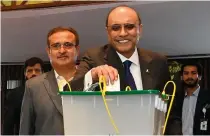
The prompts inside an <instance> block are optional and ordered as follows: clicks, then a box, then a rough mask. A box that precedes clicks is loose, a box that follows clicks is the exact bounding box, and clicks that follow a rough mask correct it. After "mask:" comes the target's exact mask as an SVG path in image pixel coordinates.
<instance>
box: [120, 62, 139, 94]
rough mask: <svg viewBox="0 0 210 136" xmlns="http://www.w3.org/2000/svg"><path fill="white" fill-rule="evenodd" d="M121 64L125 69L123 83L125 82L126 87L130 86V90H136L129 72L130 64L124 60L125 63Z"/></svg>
mask: <svg viewBox="0 0 210 136" xmlns="http://www.w3.org/2000/svg"><path fill="white" fill-rule="evenodd" d="M123 64H124V68H125V82H126V84H127V85H128V86H130V88H131V90H137V89H136V84H135V81H134V78H133V76H132V74H131V71H130V66H131V64H132V62H131V61H129V60H126V61H125V62H123Z"/></svg>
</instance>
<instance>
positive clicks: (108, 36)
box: [105, 27, 110, 41]
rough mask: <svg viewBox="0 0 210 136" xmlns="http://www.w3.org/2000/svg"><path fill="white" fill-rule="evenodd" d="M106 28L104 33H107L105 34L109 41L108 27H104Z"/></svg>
mask: <svg viewBox="0 0 210 136" xmlns="http://www.w3.org/2000/svg"><path fill="white" fill-rule="evenodd" d="M105 28H106V33H107V36H108V41H110V37H109V30H108V27H105Z"/></svg>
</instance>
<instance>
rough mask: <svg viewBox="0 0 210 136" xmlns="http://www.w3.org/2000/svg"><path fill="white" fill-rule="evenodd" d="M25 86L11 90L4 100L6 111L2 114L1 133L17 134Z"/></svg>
mask: <svg viewBox="0 0 210 136" xmlns="http://www.w3.org/2000/svg"><path fill="white" fill-rule="evenodd" d="M24 90H25V86H20V87H18V88H15V89H13V90H11V92H9V94H8V98H7V102H6V107H7V108H6V112H5V116H4V125H3V134H4V135H18V134H19V124H20V112H21V105H22V100H23V94H24Z"/></svg>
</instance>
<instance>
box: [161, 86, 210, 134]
mask: <svg viewBox="0 0 210 136" xmlns="http://www.w3.org/2000/svg"><path fill="white" fill-rule="evenodd" d="M184 97H185V94H184V91H181V92H179V93H177V95H176V97H175V100H174V104H173V108H172V111H171V113H170V118H169V121H168V123H167V124H168V125H167V130H166V133H165V134H168V135H173V134H175V135H181V134H182V106H183V102H184ZM206 104H209V105H210V91H209V90H204V89H200V91H199V94H198V98H197V104H196V109H195V115H194V126H193V134H194V135H210V108H209V109H207V112H206V119H208V125H207V126H208V129H207V131H202V130H200V120H201V119H203V118H204V115H203V112H202V109H203V107H204V106H205V105H206Z"/></svg>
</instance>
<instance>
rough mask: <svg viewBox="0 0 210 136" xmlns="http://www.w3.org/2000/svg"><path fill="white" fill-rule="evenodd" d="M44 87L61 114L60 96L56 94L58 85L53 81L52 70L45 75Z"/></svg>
mask: <svg viewBox="0 0 210 136" xmlns="http://www.w3.org/2000/svg"><path fill="white" fill-rule="evenodd" d="M44 86H45V88H46V91H47V93H48V95H49V96H50V98H51V100H52V102H53V103H54V105H55V107H56V108H57V110H58V111H59V112H60V113H61V114H63V110H62V101H61V96H60V95H59V94H58V85H57V82H56V79H55V74H54V70H51V71H50V72H48V73H47V75H46V77H45V80H44Z"/></svg>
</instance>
